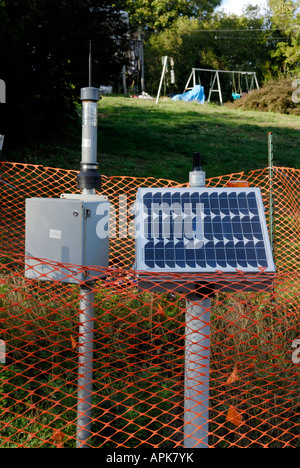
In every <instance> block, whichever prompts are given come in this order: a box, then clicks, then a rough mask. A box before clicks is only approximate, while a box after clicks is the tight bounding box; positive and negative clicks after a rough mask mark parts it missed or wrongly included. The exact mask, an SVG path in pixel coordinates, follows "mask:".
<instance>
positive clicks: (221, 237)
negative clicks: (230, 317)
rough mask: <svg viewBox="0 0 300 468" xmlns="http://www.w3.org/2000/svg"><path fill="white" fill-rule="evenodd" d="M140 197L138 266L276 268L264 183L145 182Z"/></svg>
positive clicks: (193, 270)
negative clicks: (174, 184)
mask: <svg viewBox="0 0 300 468" xmlns="http://www.w3.org/2000/svg"><path fill="white" fill-rule="evenodd" d="M136 202H137V203H136V213H135V223H136V233H135V236H136V239H135V241H136V244H135V249H136V252H135V253H136V263H135V268H136V270H137V271H145V272H151V271H153V272H165V273H167V272H170V273H172V272H173V273H180V272H182V273H209V272H211V273H214V272H216V271H222V272H224V273H234V272H236V271H237V270H238V271H243V272H245V273H247V272H248V273H261V271H262V270H263V271H264V272H271V273H274V272H275V264H274V261H273V255H272V249H271V244H270V240H269V235H268V228H267V223H266V218H265V210H264V205H263V201H262V196H261V191H260V188H258V187H250V188H246V187H242V188H228V187H222V188H221V187H216V188H210V187H203V188H195V187H193V188H184V187H179V188H159V189H158V188H144V187H142V188H139V189H138V192H137V200H136ZM185 206H188V209H187V210H186V209H185V208H184V207H185Z"/></svg>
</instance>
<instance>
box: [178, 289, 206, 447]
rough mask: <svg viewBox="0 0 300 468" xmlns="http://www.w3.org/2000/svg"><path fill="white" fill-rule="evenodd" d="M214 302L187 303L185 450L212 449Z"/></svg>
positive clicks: (194, 300) (194, 299)
mask: <svg viewBox="0 0 300 468" xmlns="http://www.w3.org/2000/svg"><path fill="white" fill-rule="evenodd" d="M210 308H211V301H210V299H209V298H208V299H203V300H199V296H198V295H196V294H191V295H188V296H187V300H186V318H185V321H186V325H185V327H186V328H185V387H184V447H185V448H208V421H209V357H210Z"/></svg>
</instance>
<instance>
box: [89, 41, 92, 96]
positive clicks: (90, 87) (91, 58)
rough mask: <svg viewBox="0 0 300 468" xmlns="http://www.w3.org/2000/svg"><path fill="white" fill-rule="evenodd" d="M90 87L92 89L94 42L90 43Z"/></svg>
mask: <svg viewBox="0 0 300 468" xmlns="http://www.w3.org/2000/svg"><path fill="white" fill-rule="evenodd" d="M89 87H90V88H91V87H92V41H90V53H89Z"/></svg>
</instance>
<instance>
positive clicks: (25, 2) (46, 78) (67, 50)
mask: <svg viewBox="0 0 300 468" xmlns="http://www.w3.org/2000/svg"><path fill="white" fill-rule="evenodd" d="M0 18H1V21H3V24H1V28H0V29H1V33H0V50H1V73H0V77H1V78H2V79H4V80H5V81H6V85H7V105H6V106H7V109H8V113H7V115H6V119H5V120H6V125H5V126H6V129H5V133H7V132H8V131H11V132H13V134H14V138H16V136H18V135H21V134H23V135H24V133H27V135H28V136H29V135H31V136H32V132H34V131H36V132H38V133H39V134H43V133H45V132H48V131H49V130H51V129H53V128H57V127H58V126H60V125H61V122H62V118H64V116H65V115H66V114H68V113H72V112H73V111H74V102H75V101H76V100H78V97H79V94H80V93H79V92H80V88H81V87H82V86H87V85H88V47H89V40H92V46H93V59H94V63H93V77H94V81H93V85H99V84H101V83H107V82H108V80H113V79H114V78H115V77H116V76H118V75H119V73H120V70H121V66H122V64H123V63H124V60H125V58H124V56H125V51H126V50H127V42H126V37H127V36H126V34H127V30H128V25H127V24H126V22H125V21H123V20H122V16H121V13H120V8H119V7H118V3H117V2H115V3H114V6H112V3H111V2H110V1H108V0H73V1H72V2H71V3H70V2H67V1H66V0H61V1H59V2H57V0H41V1H39V2H36V1H35V0H2V1H1V3H0ZM4 30H5V32H3V31H4ZM1 124H2V126H3V125H4V124H3V122H2V123H1V122H0V125H1ZM0 133H4V131H3V130H2V129H1V128H0ZM6 141H8V140H7V139H6Z"/></svg>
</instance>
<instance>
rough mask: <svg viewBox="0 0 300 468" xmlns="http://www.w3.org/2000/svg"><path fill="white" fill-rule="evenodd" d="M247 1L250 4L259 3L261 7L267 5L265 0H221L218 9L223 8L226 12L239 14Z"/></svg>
mask: <svg viewBox="0 0 300 468" xmlns="http://www.w3.org/2000/svg"><path fill="white" fill-rule="evenodd" d="M249 3H251V5H259V6H260V7H262V8H264V7H266V5H267V1H266V0H223V2H222V4H221V6H220V7H219V8H218V9H221V10H225V11H226V13H235V14H236V15H240V14H242V12H243V7H244V6H245V5H248V4H249Z"/></svg>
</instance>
